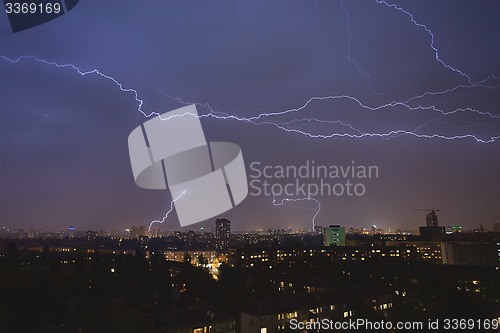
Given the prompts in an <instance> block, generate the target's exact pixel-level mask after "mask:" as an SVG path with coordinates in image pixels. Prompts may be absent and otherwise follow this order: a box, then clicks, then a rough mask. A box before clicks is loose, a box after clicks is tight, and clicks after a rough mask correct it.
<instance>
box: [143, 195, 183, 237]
mask: <svg viewBox="0 0 500 333" xmlns="http://www.w3.org/2000/svg"><path fill="white" fill-rule="evenodd" d="M184 194H186V191H185V190H184V191H182V193H181V194H179V195H178V196H177V197H176V198H174V199H172V201H171V202H170V209H169V210H168V212H166V213H165V215H164V216H163V218H162V219H161V220H154V221H151V223H150V224H149V228H148V231H151V228H152V227H153V224H155V223H160V224H162V223H163V222H165V220H166V219H167V218H168V215H169V214H170V213H171V212H172V211H173V210H174V202H176V201H177V200H179V199H180V198H181V197H182V196H183V195H184Z"/></svg>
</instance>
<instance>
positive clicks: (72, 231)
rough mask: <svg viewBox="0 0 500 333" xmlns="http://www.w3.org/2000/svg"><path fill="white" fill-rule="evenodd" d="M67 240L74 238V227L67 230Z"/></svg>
mask: <svg viewBox="0 0 500 333" xmlns="http://www.w3.org/2000/svg"><path fill="white" fill-rule="evenodd" d="M68 234H69V238H75V227H69V228H68Z"/></svg>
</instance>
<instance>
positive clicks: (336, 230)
mask: <svg viewBox="0 0 500 333" xmlns="http://www.w3.org/2000/svg"><path fill="white" fill-rule="evenodd" d="M324 244H325V246H332V245H335V246H345V227H341V226H340V225H330V226H328V227H326V228H325V236H324Z"/></svg>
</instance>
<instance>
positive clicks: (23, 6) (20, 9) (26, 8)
mask: <svg viewBox="0 0 500 333" xmlns="http://www.w3.org/2000/svg"><path fill="white" fill-rule="evenodd" d="M5 9H6V12H7V14H52V13H54V14H59V13H60V12H61V4H60V3H57V2H55V3H50V2H48V3H34V2H22V3H21V2H7V3H5Z"/></svg>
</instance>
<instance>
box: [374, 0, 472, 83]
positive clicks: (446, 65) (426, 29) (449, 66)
mask: <svg viewBox="0 0 500 333" xmlns="http://www.w3.org/2000/svg"><path fill="white" fill-rule="evenodd" d="M375 1H376V2H377V3H378V4H380V5H385V6H387V7H390V8H394V9H396V10H398V11H400V12H401V13H404V14H405V15H407V16H408V17H409V18H410V21H411V22H412V23H413V24H414V25H416V26H417V27H419V28H422V29H424V30H425V31H426V32H427V34H429V36H430V38H431V43H430V47H431V48H432V50H433V51H434V57H435V58H436V60H437V61H439V62H440V63H441V65H443V66H444V67H446V68H448V69H449V70H451V71H453V72H455V73H458V74H460V75H461V76H462V77H465V78H467V80H468V81H469V84H471V85H472V84H473V83H472V81H471V79H470V77H469V76H468V75H467V74H465V73H463V72H462V71H461V70H460V69H458V68H455V67H452V66H451V65H448V64H447V63H445V62H444V61H443V60H442V59H441V58H440V57H439V50H438V49H437V47H436V46H434V33H433V32H432V31H431V29H429V28H427V26H426V25H425V24H422V23H419V22H417V21H416V20H415V18H414V17H413V14H411V13H410V12H408V11H406V10H404V9H403V8H401V7H398V6H396V5H395V4H389V3H387V2H386V1H384V0H375Z"/></svg>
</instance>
